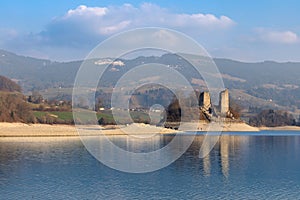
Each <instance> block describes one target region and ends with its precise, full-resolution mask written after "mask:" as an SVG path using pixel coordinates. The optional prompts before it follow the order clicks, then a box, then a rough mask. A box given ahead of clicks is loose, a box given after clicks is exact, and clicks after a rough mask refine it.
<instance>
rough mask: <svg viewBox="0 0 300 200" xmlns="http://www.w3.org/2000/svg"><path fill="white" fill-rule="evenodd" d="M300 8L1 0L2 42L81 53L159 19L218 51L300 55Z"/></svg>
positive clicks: (21, 48) (268, 1)
mask: <svg viewBox="0 0 300 200" xmlns="http://www.w3.org/2000/svg"><path fill="white" fill-rule="evenodd" d="M299 8H300V1H298V0H285V1H282V0H251V1H242V0H239V1H228V0H185V1H182V0H180V1H179V0H177V1H176V0H172V1H166V0H159V1H158V0H151V1H139V0H127V1H122V0H116V1H106V0H104V1H100V0H90V1H88V0H81V1H76V0H72V1H70V0H43V1H41V0H26V1H22V0H6V1H3V0H2V1H1V7H0V49H4V50H8V51H12V52H14V53H17V54H21V55H26V56H32V57H37V58H46V59H51V60H57V61H70V60H80V59H83V58H84V57H85V56H87V54H88V53H89V52H90V51H91V50H92V49H93V48H94V47H96V46H97V44H99V43H100V42H101V41H103V40H105V39H107V38H108V37H110V36H113V35H114V34H118V33H121V32H123V31H126V30H130V29H134V28H143V27H153V26H154V27H162V28H169V29H174V30H176V31H180V32H182V33H184V34H186V35H188V36H190V37H191V38H193V39H195V40H196V41H197V42H198V43H199V44H201V45H202V46H203V47H204V48H205V49H206V50H207V51H208V52H209V54H210V55H212V56H213V57H219V58H230V59H235V60H240V61H247V62H258V61H265V60H274V61H279V62H286V61H300V53H299V52H300V12H299Z"/></svg>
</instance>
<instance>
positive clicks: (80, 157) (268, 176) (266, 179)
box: [0, 135, 300, 199]
mask: <svg viewBox="0 0 300 200" xmlns="http://www.w3.org/2000/svg"><path fill="white" fill-rule="evenodd" d="M172 139H173V136H168V135H165V136H162V137H160V138H153V139H151V140H150V139H149V141H148V142H147V140H146V139H145V140H139V139H138V140H137V139H128V138H127V137H126V136H125V137H124V136H121V137H120V136H113V137H110V140H111V141H113V142H114V143H116V144H118V145H120V147H121V148H124V149H129V150H132V151H137V150H138V151H139V152H143V151H149V149H147V148H148V147H149V148H150V149H155V148H158V146H160V147H162V146H165V145H166V144H168V143H169V142H170V141H171V140H172ZM182 139H184V136H183V137H182ZM91 140H93V141H95V143H98V144H100V142H99V141H100V140H101V138H95V137H92V138H91ZM134 143H135V144H134ZM202 143H203V136H197V137H196V138H195V140H194V142H193V143H192V145H191V146H190V148H189V149H188V150H187V151H186V153H185V154H184V155H182V156H181V157H180V158H179V159H178V160H177V161H175V162H174V163H173V164H171V165H170V166H168V167H166V168H164V169H162V170H159V171H156V172H152V173H146V174H127V173H121V172H118V171H115V170H112V169H110V168H108V167H106V166H104V165H103V164H101V163H99V162H98V161H97V160H96V159H94V158H93V157H92V156H91V155H90V154H89V153H88V152H87V150H86V149H85V148H84V146H83V145H82V143H81V141H80V140H79V139H71V140H64V139H63V138H59V139H58V140H55V141H49V138H47V139H46V141H33V140H28V141H20V139H18V140H16V141H7V140H6V139H0V194H1V197H0V199H74V198H76V199H207V198H209V199H234V198H236V199H266V198H271V199H272V198H274V199H298V198H299V196H300V171H299V167H300V155H299V150H300V137H299V136H288V137H279V136H275V137H273V136H232V135H223V136H222V137H221V138H220V141H219V142H218V143H217V144H216V146H215V147H214V149H213V150H212V151H211V152H210V154H209V155H208V156H206V157H205V158H203V159H201V158H199V149H200V147H201V145H202ZM145 147H147V148H145ZM176 151H177V150H176V149H171V150H170V152H169V153H170V154H172V152H176Z"/></svg>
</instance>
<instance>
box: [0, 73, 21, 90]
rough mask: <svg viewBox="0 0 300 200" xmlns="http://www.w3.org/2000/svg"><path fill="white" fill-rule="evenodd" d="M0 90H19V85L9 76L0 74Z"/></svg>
mask: <svg viewBox="0 0 300 200" xmlns="http://www.w3.org/2000/svg"><path fill="white" fill-rule="evenodd" d="M0 91H5V92H21V87H20V86H19V85H18V84H17V83H15V82H14V81H12V80H10V79H9V78H6V77H4V76H1V75H0Z"/></svg>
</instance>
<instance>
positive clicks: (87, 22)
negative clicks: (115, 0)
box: [39, 3, 235, 45]
mask: <svg viewBox="0 0 300 200" xmlns="http://www.w3.org/2000/svg"><path fill="white" fill-rule="evenodd" d="M234 24H235V22H234V21H233V20H232V19H230V18H229V17H227V16H220V17H218V16H215V15H213V14H202V13H196V14H184V13H183V14H178V13H172V12H170V11H169V10H167V9H165V8H161V7H159V6H157V5H154V4H150V3H144V4H142V5H141V6H139V7H134V6H132V5H131V4H124V5H121V6H109V7H87V6H85V5H81V6H78V7H77V8H75V9H71V10H69V11H68V12H67V13H65V14H64V15H63V16H61V17H56V18H55V19H54V20H53V21H52V22H51V23H50V24H49V25H48V26H47V27H46V29H45V30H44V31H43V32H41V33H40V34H39V36H40V37H41V38H42V39H43V40H44V41H45V42H49V44H50V43H53V44H58V45H62V44H68V45H72V44H76V43H78V44H82V42H83V41H85V42H88V43H89V42H92V41H100V40H102V39H103V38H105V37H107V36H110V35H112V34H115V33H118V32H120V31H124V30H128V29H131V28H137V27H147V26H148V27H149V26H161V27H165V28H174V29H177V30H181V31H183V30H186V31H188V32H193V33H192V34H197V33H200V32H207V31H214V30H223V29H228V28H230V27H232V26H233V25H234Z"/></svg>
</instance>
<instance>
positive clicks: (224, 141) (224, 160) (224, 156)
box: [220, 135, 234, 178]
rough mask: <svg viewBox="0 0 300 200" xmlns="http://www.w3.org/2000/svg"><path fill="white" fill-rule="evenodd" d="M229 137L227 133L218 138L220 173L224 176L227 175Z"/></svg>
mask: <svg viewBox="0 0 300 200" xmlns="http://www.w3.org/2000/svg"><path fill="white" fill-rule="evenodd" d="M229 137H230V136H228V135H223V136H222V138H221V140H220V152H221V166H222V173H223V175H224V176H225V177H226V178H228V176H229V145H231V144H230V142H231V140H230V138H229ZM233 144H234V143H233Z"/></svg>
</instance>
